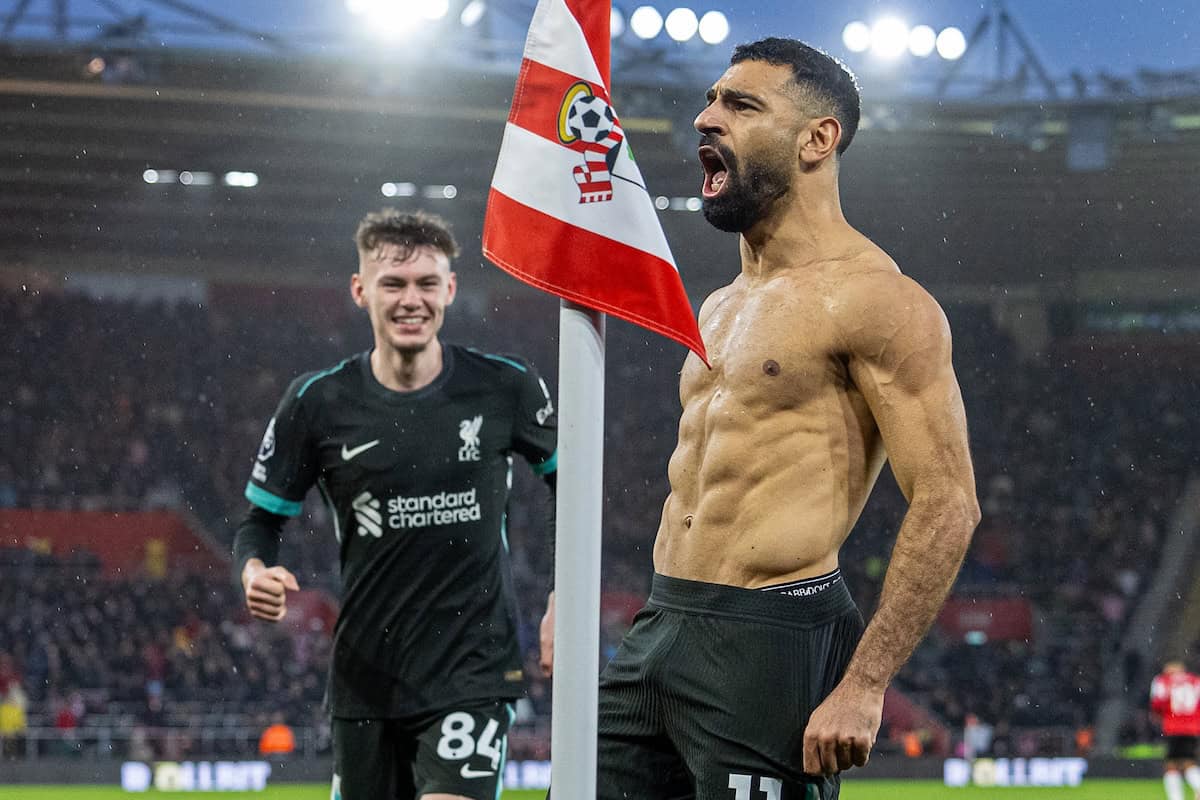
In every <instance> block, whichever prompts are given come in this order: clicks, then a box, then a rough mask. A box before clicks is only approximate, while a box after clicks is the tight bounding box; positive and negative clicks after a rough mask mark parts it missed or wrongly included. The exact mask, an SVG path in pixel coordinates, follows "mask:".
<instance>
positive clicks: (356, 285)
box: [350, 272, 367, 308]
mask: <svg viewBox="0 0 1200 800" xmlns="http://www.w3.org/2000/svg"><path fill="white" fill-rule="evenodd" d="M350 296H351V297H352V298H354V305H356V306H358V307H359V308H366V307H367V294H366V286H364V285H363V281H362V275H361V274H360V273H357V272H355V273H354V274H353V275H351V276H350Z"/></svg>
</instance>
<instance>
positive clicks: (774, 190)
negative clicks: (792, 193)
mask: <svg viewBox="0 0 1200 800" xmlns="http://www.w3.org/2000/svg"><path fill="white" fill-rule="evenodd" d="M720 150H721V156H722V157H723V158H724V159H725V170H726V171H725V184H724V185H723V186H722V187H721V193H720V194H718V195H717V196H716V197H705V198H703V199H702V201H701V202H702V206H701V208H702V209H703V211H704V218H705V219H706V220H708V222H709V224H710V225H712V226H713V227H714V228H716V229H717V230H722V231H725V232H726V233H743V232H745V231H747V230H749V229H750V228H751V227H753V226H754V224H755V223H757V222H758V221H759V220H761V219H762V218H763V217H765V216H766V215H767V211H768V210H770V208H771V204H772V203H774V202H775V200H776V199H778V198H780V197H782V196H783V195H785V194H787V191H788V176H787V174H786V172H785V171H784V170H782V169H779V168H777V167H775V166H774V165H769V164H765V163H760V162H752V161H747V162H746V173H745V177H740V176H739V170H738V166H737V159H736V158H735V157H734V155H733V153H731V152H729V151H727V150H725V149H724V148H720Z"/></svg>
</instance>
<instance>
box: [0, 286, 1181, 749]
mask: <svg viewBox="0 0 1200 800" xmlns="http://www.w3.org/2000/svg"><path fill="white" fill-rule="evenodd" d="M314 291H315V292H317V294H318V295H320V296H322V297H324V295H323V294H321V293H322V292H324V291H325V290H314ZM297 296H303V293H300V295H297ZM220 297H221V295H220V293H219V292H214V293H213V295H212V297H210V299H209V300H208V301H202V302H196V301H175V302H170V301H163V300H151V301H148V300H133V299H126V300H117V299H105V300H98V299H96V298H95V297H93V296H89V295H87V294H84V293H72V292H48V291H41V292H32V291H19V290H6V291H0V319H4V320H6V321H10V322H7V323H6V324H10V325H14V326H19V330H20V331H21V346H20V347H15V348H7V349H5V350H4V351H3V352H0V374H3V375H7V376H14V383H13V385H12V387H11V391H10V397H9V401H8V402H7V403H5V404H4V405H2V406H0V438H3V440H4V441H5V442H6V443H7V445H8V446H6V447H5V448H4V449H3V450H2V451H0V508H22V509H54V510H73V511H88V510H105V511H125V510H143V511H144V510H148V509H156V508H170V509H177V510H180V511H182V512H184V513H185V514H187V515H189V518H195V519H196V520H199V525H200V527H202V528H203V529H204V530H205V531H207V533H208V535H210V536H212V537H213V538H214V539H216V540H218V541H219V548H227V547H228V544H229V541H230V539H231V535H232V531H231V524H230V520H231V519H235V518H236V517H237V515H238V514H239V513H240V510H241V509H242V508H243V505H244V502H245V501H244V500H243V499H242V496H241V493H242V488H243V486H244V481H245V477H246V472H247V469H248V465H249V463H250V460H251V458H252V457H253V454H254V451H255V449H256V447H257V445H258V441H259V438H260V437H261V431H262V427H263V423H264V421H265V420H266V418H267V417H269V416H270V413H271V411H272V410H273V404H274V403H275V401H276V399H277V397H278V395H279V392H280V389H281V387H282V386H284V385H285V384H286V382H287V381H288V380H289V379H290V377H291V376H293V375H295V374H298V373H300V372H303V371H306V370H310V369H316V368H320V367H322V366H324V365H327V364H330V363H333V362H335V361H336V360H338V359H339V358H340V357H341V356H342V355H344V354H345V353H346V352H349V351H352V350H354V349H356V348H360V347H362V346H364V344H365V341H366V339H365V336H366V331H365V330H364V329H365V325H363V324H362V321H361V320H360V319H358V318H356V317H352V316H348V315H347V314H343V313H341V312H340V311H337V310H336V309H338V308H340V306H339V305H338V303H339V302H340V301H334V302H332V305H329V304H328V302H327V305H326V307H329V308H333V309H335V311H334V312H330V313H324V314H311V313H296V312H295V311H294V310H293V311H289V310H287V308H283V307H280V308H275V309H267V310H263V311H260V313H254V314H248V313H237V312H236V310H234V309H231V308H230V307H226V306H223V305H222V302H221V300H220ZM294 300H295V298H293V301H294ZM287 306H288V308H291V309H295V308H303V307H304V306H303V303H301V304H299V305H297V304H296V303H295V302H291V301H290V302H289V303H288V304H287ZM489 313H490V317H489V319H488V321H487V323H486V324H484V323H483V322H482V321H481V320H480V318H478V317H477V316H475V315H472V314H470V313H466V312H463V313H459V314H457V315H452V318H451V320H450V323H449V327H448V336H447V338H448V339H450V340H455V341H462V342H465V343H473V342H487V343H488V346H489V349H493V350H498V351H516V352H522V353H524V354H526V355H528V356H529V357H530V358H531V359H532V360H533V361H534V362H535V363H538V364H539V365H545V366H544V367H543V369H544V371H545V372H547V373H548V374H550V375H551V376H553V373H554V371H555V367H554V353H553V350H552V347H553V341H552V337H551V336H549V335H546V336H530V335H528V331H529V329H528V326H526V327H525V328H522V324H524V323H523V322H522V321H527V320H528V319H530V318H533V317H536V316H537V315H538V313H540V312H539V310H538V309H532V308H526V307H524V306H523V304H522V303H519V302H518V303H512V304H509V305H508V306H500V305H496V306H494V307H493V309H492V311H491V312H489ZM951 316H952V318H953V319H952V321H953V325H954V329H955V333H956V358H957V360H958V368H959V375H960V380H961V382H962V385H963V389H964V395H965V401H966V404H967V409H968V416H969V419H972V420H975V421H977V422H976V424H974V425H973V426H972V430H971V435H972V444H973V451H974V455H975V459H976V468H977V473H978V482H979V490H980V498H981V502H982V504H983V507H984V512H985V521H984V523H983V525H982V527H981V529H980V531H979V533H978V536H977V539H976V542H975V544H974V546H973V548H972V550H971V552H970V554H969V556H968V559H967V563H966V565H965V567H964V570H963V574H962V576H961V578H960V581H959V584H958V586H957V587H956V589H955V598H957V599H962V600H964V602H966V603H969V604H974V605H976V606H979V605H981V604H982V605H983V606H984V607H986V606H987V604H988V603H991V602H995V601H997V600H1005V601H1012V602H1017V603H1019V604H1025V607H1027V609H1028V614H1029V624H1028V630H1026V631H1023V632H1022V631H1020V630H1018V632H1017V633H1015V634H1003V635H1001V636H990V637H989V636H988V635H987V633H986V630H972V629H971V625H970V624H968V625H967V626H966V629H964V628H963V626H961V625H958V624H956V623H953V624H952V621H949V620H946V619H944V620H943V624H939V626H938V627H937V628H936V629H935V631H934V632H933V633H932V634H931V636H930V637H929V638H928V640H927V641H926V642H925V643H924V644H923V645H922V646H921V647H920V648H919V650H918V652H917V654H916V656H915V657H914V659H913V661H912V662H911V663H910V664H909V665H908V666H907V667H906V668H905V669H904V670H903V672H902V673H901V675H900V677H899V679H898V681H897V687H898V688H899V689H900V690H902V691H903V692H904V693H905V694H906V695H907V699H908V700H910V701H912V702H914V703H915V704H916V705H917V706H920V707H922V708H923V709H924V711H925V712H926V713H927V714H928V715H929V717H928V718H929V719H932V720H934V721H935V722H934V724H936V725H938V726H940V727H941V728H942V731H943V733H944V732H945V731H952V732H954V739H953V740H951V739H948V738H946V737H944V736H943V737H941V738H938V737H935V736H933V735H932V733H933V732H932V731H928V730H926V731H921V732H914V731H913V730H910V729H908V728H903V727H899V726H898V725H897V724H891V725H888V726H885V731H884V738H885V741H884V743H883V745H882V746H883V747H884V748H885V749H886V748H891V749H892V750H894V751H901V750H902V749H903V748H904V746H905V739H906V737H908V738H909V739H911V737H912V736H913V735H914V734H916V733H921V735H923V736H926V737H927V738H928V739H929V741H930V742H934V743H935V747H934V749H937V748H939V747H940V748H942V749H945V748H947V747H951V746H954V743H955V742H956V741H957V736H958V734H957V732H958V731H959V730H960V729H961V727H962V726H963V724H964V722H965V720H966V717H967V715H968V714H974V715H976V716H977V717H978V718H980V719H981V720H983V721H984V722H985V723H987V724H988V725H989V726H990V727H991V729H992V733H993V735H992V737H991V741H990V750H991V751H992V752H993V753H994V754H996V755H1004V754H1019V755H1033V754H1059V753H1063V752H1071V751H1072V750H1073V749H1074V748H1075V741H1076V739H1075V734H1076V732H1077V731H1078V730H1080V729H1081V728H1086V727H1087V726H1088V725H1089V724H1090V723H1091V722H1092V718H1093V715H1094V713H1095V708H1096V704H1097V701H1098V694H1097V693H1098V687H1099V684H1100V680H1101V676H1102V674H1103V671H1104V670H1106V669H1113V668H1124V664H1123V663H1122V662H1121V656H1120V654H1119V653H1117V652H1116V650H1115V649H1114V648H1115V642H1116V640H1117V638H1118V637H1119V635H1120V633H1121V629H1122V626H1123V624H1124V623H1125V622H1126V620H1127V617H1128V614H1129V611H1130V608H1131V606H1132V604H1133V600H1134V598H1135V597H1136V595H1137V594H1138V593H1139V591H1140V590H1141V589H1142V588H1143V586H1144V582H1145V581H1146V580H1147V578H1148V574H1149V570H1150V569H1152V567H1153V566H1154V559H1153V558H1148V557H1146V556H1145V554H1147V553H1153V552H1154V551H1155V550H1156V548H1157V547H1158V546H1159V544H1160V543H1161V541H1162V539H1163V537H1164V534H1165V530H1166V526H1167V524H1168V523H1167V518H1168V515H1169V512H1170V511H1171V508H1172V504H1173V501H1174V499H1175V498H1176V497H1177V496H1178V494H1179V491H1180V487H1181V484H1182V479H1183V476H1186V475H1187V474H1188V472H1189V470H1194V469H1195V468H1196V466H1197V461H1198V459H1200V449H1198V447H1197V445H1196V442H1198V441H1200V436H1197V434H1198V433H1200V430H1197V421H1196V420H1195V419H1194V417H1190V416H1187V415H1183V414H1181V413H1179V411H1178V409H1179V408H1189V407H1191V408H1194V407H1195V404H1196V402H1197V401H1198V400H1200V391H1198V390H1197V381H1196V374H1195V371H1194V368H1189V367H1187V366H1186V365H1174V366H1170V367H1164V366H1162V364H1160V363H1156V364H1155V365H1151V364H1150V363H1149V362H1150V360H1149V359H1142V358H1140V357H1137V356H1135V355H1132V354H1131V355H1129V356H1128V357H1127V358H1115V359H1113V358H1107V359H1089V358H1088V357H1087V354H1086V352H1084V353H1078V352H1074V351H1072V350H1070V348H1068V347H1066V346H1063V347H1054V348H1050V349H1048V350H1047V351H1046V352H1045V353H1044V354H1038V353H1022V352H1020V351H1019V349H1018V347H1017V346H1016V344H1015V343H1014V342H1013V341H1012V340H1011V339H1010V337H1009V336H1008V335H1007V334H1005V333H1004V332H1003V331H1002V330H1001V329H1000V328H998V327H997V325H996V324H995V323H994V321H993V320H992V319H991V317H990V315H989V314H988V312H987V310H986V309H984V308H981V307H969V306H959V307H952V308H951ZM65 354H69V357H70V359H71V362H72V363H71V364H64V363H63V358H64V355H65ZM681 357H682V354H681V351H680V350H679V349H678V348H676V347H674V346H673V345H667V344H663V343H661V342H659V341H657V340H654V339H652V338H650V337H649V336H647V335H643V334H641V333H638V332H635V331H633V329H630V328H627V327H615V328H614V330H613V331H612V333H611V337H610V364H611V373H610V376H609V399H608V416H609V420H608V428H607V446H608V457H607V461H606V463H607V467H606V469H607V475H606V491H607V492H608V497H607V504H606V509H607V511H606V514H607V516H606V519H605V543H604V546H605V553H604V555H605V562H604V583H605V588H606V600H605V605H604V615H603V624H604V635H603V641H602V647H603V648H604V650H605V653H603V654H602V658H603V657H607V656H608V655H611V652H612V648H614V647H615V645H616V643H617V642H618V641H619V638H620V636H621V634H622V632H623V631H624V628H625V626H626V625H627V624H628V621H629V618H630V616H631V614H632V612H633V611H634V610H635V609H636V607H637V605H638V603H639V602H640V599H641V598H642V597H644V595H645V592H646V590H647V588H648V580H649V575H650V569H651V567H650V552H649V545H650V542H651V541H652V537H653V532H654V530H655V528H656V526H657V522H658V514H659V511H660V506H661V501H662V498H663V497H664V495H665V492H666V483H665V464H666V460H667V458H668V456H669V454H670V451H671V448H672V447H673V445H674V440H675V425H676V423H677V415H678V403H677V400H676V397H677V395H676V391H677V387H676V383H677V370H678V366H679V363H680V359H681ZM47 364H54V365H56V368H54V369H44V368H43V367H44V366H45V365H47ZM80 365H86V366H87V369H86V370H83V369H76V368H74V367H76V366H80ZM630 386H637V387H638V392H637V393H636V395H635V394H634V393H631V392H629V391H628V387H630ZM538 490H539V487H538V486H537V485H536V482H535V481H533V480H519V481H518V483H517V487H516V492H515V495H514V501H513V503H512V509H511V518H510V530H511V531H512V539H513V569H514V574H515V576H516V579H517V580H516V585H517V586H518V589H519V593H520V596H521V603H522V606H523V612H524V619H523V620H522V638H523V642H524V644H525V647H526V652H527V665H528V667H529V669H528V673H529V674H530V675H531V676H535V677H534V679H533V680H532V682H531V686H530V697H529V702H528V703H527V704H523V706H522V713H521V720H520V722H519V724H518V726H517V728H516V729H515V730H514V734H513V742H512V747H513V751H514V755H523V756H527V757H544V756H545V754H546V747H547V744H546V739H547V737H548V726H547V724H546V715H547V714H548V713H549V692H550V687H549V685H548V683H546V682H544V681H542V680H540V679H539V678H537V677H536V676H537V675H538V672H537V669H536V652H535V645H536V624H537V615H538V614H539V613H540V611H541V606H542V602H543V601H542V597H543V592H544V590H545V586H546V581H547V575H548V573H549V570H550V565H549V563H548V559H547V554H546V551H545V548H544V547H543V546H542V544H541V542H542V540H543V538H544V533H545V532H544V531H542V530H541V529H540V526H539V517H540V515H539V513H538V511H537V500H536V496H535V495H536V492H537V491H538ZM903 508H904V504H903V500H902V498H901V497H900V495H899V492H898V490H897V489H896V488H895V485H894V483H893V482H891V481H890V479H887V478H886V477H885V480H884V481H883V482H881V486H880V487H879V488H878V489H877V491H876V493H875V496H874V498H873V499H872V502H871V503H870V504H869V505H868V510H867V512H866V513H865V514H864V516H863V518H862V519H861V520H860V522H859V524H858V527H857V529H856V532H855V534H854V535H853V536H852V538H851V540H850V544H849V545H848V548H847V551H846V558H845V559H844V563H843V569H844V570H845V572H846V575H847V581H848V583H849V585H850V587H851V590H852V592H853V593H854V595H855V596H856V598H857V599H858V602H859V604H860V606H862V607H863V610H864V613H869V612H870V610H871V606H872V604H873V602H874V600H875V598H876V597H877V596H878V593H879V588H880V582H881V578H882V575H883V570H884V568H885V567H886V561H887V554H888V549H889V547H890V543H891V541H892V538H893V537H894V534H895V531H896V529H897V526H898V524H899V521H900V519H901V516H902V514H903ZM33 533H34V534H36V532H33ZM32 539H33V540H36V539H37V537H36V535H34V536H33V537H32ZM0 544H3V546H4V547H3V549H2V550H0V608H5V609H9V610H10V611H9V612H8V613H7V614H6V616H5V618H4V619H3V620H2V621H0V683H4V684H8V683H10V682H14V681H16V682H19V683H20V684H21V685H22V686H23V688H24V691H25V693H26V694H27V695H28V698H29V703H28V715H27V716H28V728H29V731H30V732H32V733H31V735H32V734H36V736H35V740H36V741H35V745H34V746H35V747H37V748H41V749H42V751H43V752H47V753H49V752H64V753H85V752H86V753H90V754H97V755H105V754H109V753H124V754H127V753H134V752H141V751H145V750H149V751H152V752H153V753H155V754H157V755H163V754H167V755H171V756H172V757H181V756H183V755H186V754H187V753H188V752H190V751H191V750H192V749H196V748H201V747H202V748H203V749H204V750H205V751H206V752H215V753H234V752H240V753H251V752H253V751H254V750H255V748H256V747H257V741H258V735H259V733H261V731H262V729H263V728H264V727H265V725H266V724H267V722H268V721H269V720H270V719H271V717H272V715H273V714H275V713H276V712H281V713H282V714H283V715H284V718H285V719H286V720H287V722H288V723H289V724H290V725H291V726H292V727H293V728H294V729H296V730H297V735H298V743H299V744H298V747H299V750H300V751H301V752H305V751H306V748H307V750H308V751H311V752H316V751H319V750H320V749H321V748H323V747H327V744H328V738H327V736H328V734H327V727H326V726H325V723H324V721H323V719H322V713H321V709H320V700H321V695H322V690H323V683H324V664H325V659H326V655H327V652H328V638H327V632H326V631H325V630H324V629H322V628H320V627H319V626H318V627H317V628H315V629H303V628H302V629H296V628H294V627H280V628H270V627H268V626H265V625H263V624H261V623H253V622H251V621H250V620H249V619H248V618H246V617H245V615H243V614H242V613H241V611H240V608H241V602H240V597H239V594H238V590H237V588H236V587H235V586H234V584H233V580H232V576H231V575H229V574H220V573H219V572H218V573H216V574H214V572H213V571H212V570H208V571H200V572H194V573H193V574H185V575H179V574H173V575H172V580H171V581H170V582H169V583H165V582H163V581H161V580H156V579H154V578H153V577H150V576H146V575H133V574H129V575H121V576H113V575H110V574H106V573H105V571H104V570H103V569H101V565H100V564H99V563H98V559H97V557H96V556H95V555H94V554H89V553H88V552H86V551H83V550H80V551H77V552H73V553H71V552H53V553H52V554H49V553H47V552H44V551H45V550H47V549H52V547H49V546H47V545H45V543H43V544H42V545H40V547H41V549H42V550H43V552H36V550H37V549H38V547H35V548H34V549H30V547H29V544H30V542H29V541H25V540H21V541H17V540H6V541H4V542H2V543H0ZM35 544H36V541H35ZM283 561H284V563H288V564H289V565H292V566H294V567H295V571H296V572H297V574H298V575H299V576H300V579H301V585H302V586H304V587H306V588H317V589H326V590H329V591H331V592H334V593H336V587H337V582H336V569H337V567H336V549H335V546H334V542H333V537H332V535H331V533H330V528H329V525H328V519H327V516H326V515H325V512H324V509H323V508H322V507H321V506H320V505H319V503H310V504H309V506H308V508H307V510H306V515H305V516H304V518H303V520H302V523H301V524H299V525H297V524H295V523H293V525H292V526H291V527H290V528H289V529H288V531H287V533H286V538H285V547H284V551H283ZM983 627H984V628H985V629H986V625H983ZM980 634H983V635H982V636H981V635H980ZM273 666H277V667H279V668H278V669H273V668H272V667H273ZM3 688H4V687H0V694H3V693H4V692H3V691H2V690H3ZM892 722H893V723H894V722H895V721H894V720H892Z"/></svg>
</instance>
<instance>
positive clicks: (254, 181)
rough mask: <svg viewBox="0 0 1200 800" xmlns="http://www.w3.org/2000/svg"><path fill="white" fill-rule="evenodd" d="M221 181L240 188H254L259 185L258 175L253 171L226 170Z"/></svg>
mask: <svg viewBox="0 0 1200 800" xmlns="http://www.w3.org/2000/svg"><path fill="white" fill-rule="evenodd" d="M221 182H222V183H224V184H225V185H226V186H235V187H237V188H239V189H253V188H254V187H255V186H258V175H257V174H256V173H253V172H237V171H234V172H226V173H225V175H224V177H222V179H221Z"/></svg>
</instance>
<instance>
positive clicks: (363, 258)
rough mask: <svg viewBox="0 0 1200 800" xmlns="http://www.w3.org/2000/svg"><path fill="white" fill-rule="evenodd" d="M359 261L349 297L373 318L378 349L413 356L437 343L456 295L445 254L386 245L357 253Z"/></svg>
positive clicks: (426, 247) (424, 249) (454, 281)
mask: <svg viewBox="0 0 1200 800" xmlns="http://www.w3.org/2000/svg"><path fill="white" fill-rule="evenodd" d="M358 258H359V260H358V272H357V273H356V274H355V275H353V276H352V277H351V279H350V292H351V294H352V295H353V297H354V302H355V303H357V304H358V306H359V307H360V308H365V309H366V310H367V315H368V316H369V317H370V318H371V328H372V330H373V331H374V332H375V347H376V349H379V348H383V347H391V348H392V349H393V350H396V351H397V352H399V353H403V354H415V353H420V352H421V351H423V350H425V349H426V348H427V347H429V345H430V344H432V343H433V342H435V341H436V340H437V334H438V331H439V330H441V328H442V323H443V322H444V321H445V317H446V307H447V306H449V305H450V304H451V303H453V302H454V295H455V292H456V290H457V279H456V276H455V274H454V273H453V272H451V271H450V259H449V258H448V257H447V256H446V254H445V253H443V252H442V251H441V250H438V249H437V248H435V247H431V246H428V245H419V246H417V247H405V246H403V245H398V244H395V243H392V242H384V243H382V244H380V245H379V246H378V247H376V248H375V249H374V250H373V251H371V252H363V251H361V250H360V251H359V254H358Z"/></svg>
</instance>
